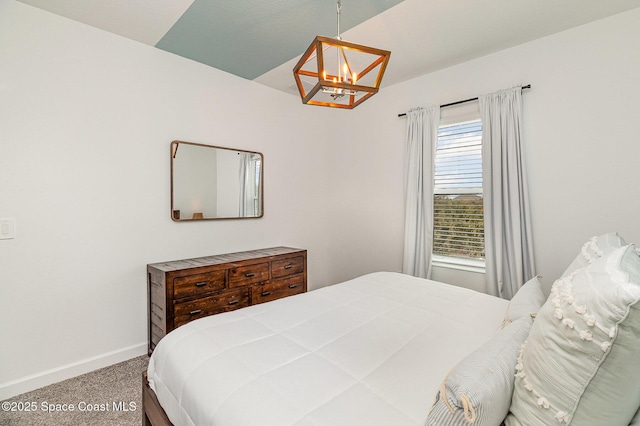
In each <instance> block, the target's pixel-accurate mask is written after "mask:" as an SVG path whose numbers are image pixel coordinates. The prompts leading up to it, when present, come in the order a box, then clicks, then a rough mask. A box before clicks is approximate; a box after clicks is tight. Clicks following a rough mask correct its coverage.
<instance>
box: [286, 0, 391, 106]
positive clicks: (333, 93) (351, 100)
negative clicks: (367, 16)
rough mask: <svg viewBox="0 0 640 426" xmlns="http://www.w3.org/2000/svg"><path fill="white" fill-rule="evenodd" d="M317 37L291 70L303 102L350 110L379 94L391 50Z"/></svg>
mask: <svg viewBox="0 0 640 426" xmlns="http://www.w3.org/2000/svg"><path fill="white" fill-rule="evenodd" d="M341 8H342V3H341V1H340V0H338V4H337V10H338V25H337V29H338V35H337V36H336V37H335V38H329V37H323V36H316V38H315V39H313V42H312V43H311V45H310V46H309V47H308V48H307V50H306V51H305V52H304V54H303V55H302V57H301V58H300V60H299V61H298V64H297V65H296V66H295V68H294V69H293V76H294V78H295V80H296V85H297V86H298V90H299V91H300V97H301V98H302V103H304V104H307V105H319V106H327V107H333V108H346V109H352V108H355V107H356V106H358V105H360V104H361V103H362V102H364V101H366V100H367V99H369V98H370V97H371V96H373V95H374V94H376V93H378V88H379V87H380V83H381V82H382V76H383V75H384V71H385V69H386V68H387V63H388V62H389V56H391V52H389V51H388V50H381V49H375V48H373V47H367V46H362V45H360V44H355V43H349V42H346V41H343V40H342V38H341V37H340V11H341Z"/></svg>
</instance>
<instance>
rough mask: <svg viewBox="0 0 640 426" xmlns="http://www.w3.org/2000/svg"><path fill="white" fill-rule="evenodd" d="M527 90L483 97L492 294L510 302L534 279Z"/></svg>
mask: <svg viewBox="0 0 640 426" xmlns="http://www.w3.org/2000/svg"><path fill="white" fill-rule="evenodd" d="M521 92H522V89H521V87H514V88H512V89H508V90H504V91H501V92H498V93H492V94H489V95H484V96H480V97H479V98H478V99H479V101H480V113H481V117H482V157H483V160H482V163H483V166H482V175H483V176H482V179H483V191H484V223H485V225H484V233H485V258H486V279H487V289H488V292H489V293H490V294H493V295H494V296H499V297H502V298H504V299H511V298H512V297H513V295H514V294H515V293H516V291H518V289H519V288H520V287H521V286H522V285H523V284H524V283H525V282H526V281H528V280H529V279H530V278H532V277H533V276H534V274H535V264H534V259H533V239H532V235H533V233H532V229H531V213H530V210H529V194H528V189H527V182H526V173H525V165H524V158H523V153H522V146H521V139H522V137H521V132H522V124H521V122H522V94H521Z"/></svg>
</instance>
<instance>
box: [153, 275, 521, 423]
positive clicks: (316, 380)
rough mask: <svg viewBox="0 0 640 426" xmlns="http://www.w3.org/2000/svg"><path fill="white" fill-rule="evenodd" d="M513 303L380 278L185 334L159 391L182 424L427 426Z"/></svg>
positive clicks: (242, 312) (168, 344)
mask: <svg viewBox="0 0 640 426" xmlns="http://www.w3.org/2000/svg"><path fill="white" fill-rule="evenodd" d="M507 303H508V302H507V301H506V300H502V299H498V298H495V297H492V296H489V295H486V294H482V293H478V292H475V291H472V290H467V289H463V288H460V287H455V286H450V285H447V284H443V283H439V282H436V281H429V280H423V279H420V278H415V277H411V276H408V275H402V274H398V273H391V272H379V273H374V274H369V275H365V276H362V277H359V278H356V279H354V280H351V281H347V282H344V283H341V284H337V285H334V286H330V287H325V288H322V289H319V290H315V291H311V292H308V293H304V294H300V295H297V296H291V297H288V298H284V299H280V300H276V301H273V302H269V303H266V304H261V305H255V306H250V307H248V308H244V309H239V310H236V311H232V312H228V313H225V314H219V315H214V316H210V317H206V318H202V319H199V320H197V321H193V322H191V323H189V324H187V325H184V326H182V327H180V328H178V329H177V330H175V331H173V332H171V333H169V334H168V335H167V336H166V337H164V338H163V339H162V340H161V341H160V343H159V344H158V346H157V347H156V348H155V351H154V352H153V355H152V357H151V359H150V361H149V369H148V376H149V384H150V386H151V388H152V389H153V390H154V391H155V393H156V395H157V397H158V400H159V401H160V403H161V405H162V407H163V408H164V410H165V411H166V413H167V415H168V417H169V419H171V421H172V422H173V423H174V424H175V425H198V426H204V425H211V426H249V425H252V426H254V425H255V426H270V425H272V426H293V425H295V426H303V425H305V426H307V425H308V426H311V425H313V426H320V425H323V426H341V425H345V426H354V425H366V426H378V425H380V426H403V425H411V426H415V425H420V426H422V425H423V424H424V423H425V420H426V418H427V414H428V411H429V408H430V407H431V404H432V402H433V399H434V396H435V395H436V392H437V390H438V387H439V386H440V384H441V382H442V381H443V379H444V378H445V376H446V375H447V373H448V372H449V371H450V370H451V369H452V368H453V367H454V366H455V364H456V363H457V362H458V361H460V360H461V359H462V358H463V357H464V356H465V355H467V354H468V353H470V352H472V351H473V350H474V349H476V348H477V347H479V346H480V345H481V344H482V343H484V342H485V341H487V340H488V339H489V338H490V337H491V336H492V335H493V334H494V333H496V332H497V331H498V330H499V329H500V325H501V323H502V320H503V318H504V314H505V309H506V307H507Z"/></svg>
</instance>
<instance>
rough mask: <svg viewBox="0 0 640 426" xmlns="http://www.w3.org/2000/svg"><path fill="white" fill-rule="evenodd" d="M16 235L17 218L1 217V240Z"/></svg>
mask: <svg viewBox="0 0 640 426" xmlns="http://www.w3.org/2000/svg"><path fill="white" fill-rule="evenodd" d="M15 237H16V220H15V219H0V240H10V239H12V238H15Z"/></svg>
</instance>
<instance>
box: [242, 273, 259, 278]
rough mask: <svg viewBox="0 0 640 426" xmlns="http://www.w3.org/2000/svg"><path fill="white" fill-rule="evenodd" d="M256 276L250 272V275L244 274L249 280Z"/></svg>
mask: <svg viewBox="0 0 640 426" xmlns="http://www.w3.org/2000/svg"><path fill="white" fill-rule="evenodd" d="M255 275H256V274H254V273H253V272H249V273H248V274H244V276H245V277H247V278H251V277H253V276H255Z"/></svg>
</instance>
